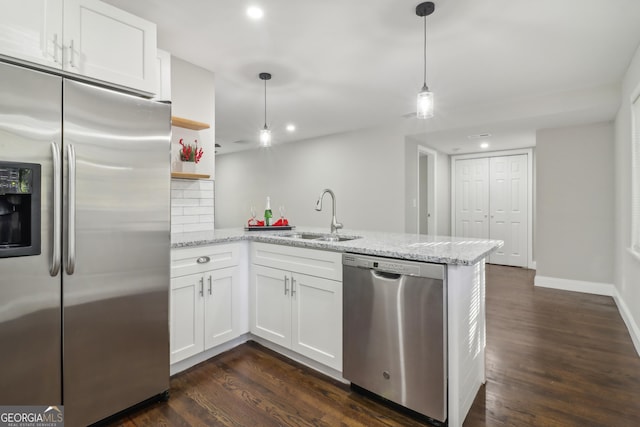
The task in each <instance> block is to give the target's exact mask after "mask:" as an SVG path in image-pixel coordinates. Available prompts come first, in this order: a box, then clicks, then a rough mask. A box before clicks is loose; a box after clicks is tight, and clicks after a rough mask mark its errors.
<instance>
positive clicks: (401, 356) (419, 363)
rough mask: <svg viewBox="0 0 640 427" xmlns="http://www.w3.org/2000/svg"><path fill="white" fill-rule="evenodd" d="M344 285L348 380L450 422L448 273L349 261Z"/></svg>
mask: <svg viewBox="0 0 640 427" xmlns="http://www.w3.org/2000/svg"><path fill="white" fill-rule="evenodd" d="M385 270H386V271H385ZM425 276H431V277H425ZM343 280H344V283H343V292H344V298H343V316H344V323H343V328H344V329H343V340H344V342H343V348H344V355H343V357H344V369H343V376H344V378H346V379H348V380H349V381H351V382H352V384H355V385H357V386H359V387H361V388H364V389H366V390H368V391H370V392H373V393H375V394H377V395H379V396H382V397H384V398H386V399H388V400H390V401H392V402H395V403H397V404H400V405H402V406H405V407H407V408H409V409H411V410H414V411H416V412H419V413H421V414H424V415H426V416H428V417H430V418H433V419H436V420H438V421H445V420H446V418H447V351H446V339H447V336H446V327H447V324H446V309H445V307H446V304H445V301H446V288H445V270H444V266H442V265H437V264H424V263H413V262H404V261H399V260H389V259H385V258H374V257H364V256H357V255H353V254H345V255H344V257H343Z"/></svg>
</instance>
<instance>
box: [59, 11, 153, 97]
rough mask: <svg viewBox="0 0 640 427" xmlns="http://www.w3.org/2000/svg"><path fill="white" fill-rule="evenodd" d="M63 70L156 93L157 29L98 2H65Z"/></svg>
mask: <svg viewBox="0 0 640 427" xmlns="http://www.w3.org/2000/svg"><path fill="white" fill-rule="evenodd" d="M64 28H65V33H64V46H65V47H66V49H65V57H64V69H65V70H67V71H70V72H74V73H79V74H82V75H85V76H87V77H92V78H95V79H99V80H104V81H107V82H110V83H114V84H118V85H121V86H125V87H130V88H134V89H137V90H140V91H144V92H148V93H154V92H155V90H156V86H157V85H156V78H157V75H156V64H157V56H156V49H157V46H156V26H155V24H153V23H151V22H149V21H145V20H144V19H142V18H139V17H137V16H134V15H131V14H129V13H127V12H125V11H123V10H120V9H117V8H115V7H113V6H111V5H108V4H106V3H102V2H100V1H98V0H64Z"/></svg>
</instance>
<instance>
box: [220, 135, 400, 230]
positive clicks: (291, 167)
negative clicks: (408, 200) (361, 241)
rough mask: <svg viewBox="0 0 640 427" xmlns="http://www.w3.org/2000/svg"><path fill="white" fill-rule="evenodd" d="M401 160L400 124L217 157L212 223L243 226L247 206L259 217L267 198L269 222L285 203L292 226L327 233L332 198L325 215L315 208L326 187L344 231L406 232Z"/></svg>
mask: <svg viewBox="0 0 640 427" xmlns="http://www.w3.org/2000/svg"><path fill="white" fill-rule="evenodd" d="M256 144H257V141H256ZM404 160H405V159H404V135H403V132H402V130H401V126H400V125H398V126H390V127H384V128H374V129H367V130H362V131H356V132H350V133H343V134H338V135H330V136H326V137H321V138H316V139H311V140H307V141H302V142H297V143H292V144H282V145H277V144H274V146H273V147H272V148H269V149H260V150H249V151H242V152H238V153H231V154H224V155H219V156H218V158H217V160H216V168H217V180H216V224H215V226H216V228H225V227H238V226H243V225H245V224H246V221H247V219H248V218H249V216H250V215H249V207H250V206H251V204H253V205H255V206H256V208H257V210H258V217H261V216H262V213H263V212H264V205H265V199H266V197H267V196H270V197H271V208H272V210H273V213H274V217H278V216H279V213H278V206H280V205H284V206H285V208H286V216H287V217H288V219H289V222H290V224H292V225H308V226H320V227H326V228H327V231H329V225H330V223H331V201H330V200H329V196H328V195H326V196H325V200H324V203H323V210H322V212H317V211H315V209H314V207H315V202H316V200H317V198H318V196H319V195H320V192H321V191H322V190H323V189H324V188H330V189H332V190H333V191H334V192H335V193H336V198H337V218H338V221H340V222H342V223H343V224H344V227H345V228H348V229H367V230H379V231H391V232H403V231H404V203H405V201H404V195H405V190H404V181H405V176H404V171H405V163H404Z"/></svg>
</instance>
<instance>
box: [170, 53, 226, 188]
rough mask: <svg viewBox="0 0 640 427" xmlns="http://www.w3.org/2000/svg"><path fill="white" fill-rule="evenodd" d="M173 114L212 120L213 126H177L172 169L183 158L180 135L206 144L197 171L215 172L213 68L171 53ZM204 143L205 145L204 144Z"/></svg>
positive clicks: (210, 122) (205, 120)
mask: <svg viewBox="0 0 640 427" xmlns="http://www.w3.org/2000/svg"><path fill="white" fill-rule="evenodd" d="M171 108H172V111H171V114H172V115H174V116H178V117H182V118H185V119H190V120H195V121H198V122H204V123H208V124H209V125H210V126H211V128H210V129H206V130H201V131H194V130H189V129H182V128H178V127H175V126H174V127H173V129H172V130H173V135H172V137H171V143H172V149H171V152H172V160H171V164H172V170H177V169H176V166H175V164H176V162H177V161H179V151H180V150H179V148H180V147H179V145H178V141H179V140H180V138H184V142H185V143H193V140H194V139H196V138H197V139H198V146H202V147H203V148H204V155H203V156H202V159H201V161H200V162H199V163H198V164H197V165H196V172H197V173H202V174H207V175H211V179H214V173H215V154H214V152H215V148H214V144H215V130H214V129H215V128H214V124H215V79H214V74H213V73H212V72H211V71H208V70H205V69H204V68H200V67H198V66H196V65H193V64H191V63H189V62H186V61H184V60H182V59H180V58H177V57H175V56H172V57H171ZM201 144H203V145H201Z"/></svg>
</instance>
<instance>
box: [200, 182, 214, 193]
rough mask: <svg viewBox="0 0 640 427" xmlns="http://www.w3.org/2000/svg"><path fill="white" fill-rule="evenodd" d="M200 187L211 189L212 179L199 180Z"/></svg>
mask: <svg viewBox="0 0 640 427" xmlns="http://www.w3.org/2000/svg"><path fill="white" fill-rule="evenodd" d="M200 189H201V190H207V191H213V181H200Z"/></svg>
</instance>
